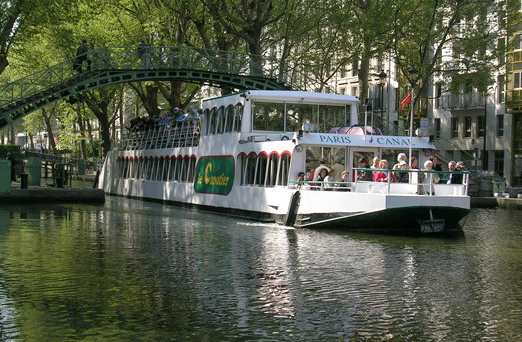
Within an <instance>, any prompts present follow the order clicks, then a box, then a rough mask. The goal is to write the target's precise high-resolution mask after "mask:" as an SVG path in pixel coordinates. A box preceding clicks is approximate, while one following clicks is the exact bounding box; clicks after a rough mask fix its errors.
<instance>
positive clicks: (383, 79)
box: [378, 70, 389, 133]
mask: <svg viewBox="0 0 522 342" xmlns="http://www.w3.org/2000/svg"><path fill="white" fill-rule="evenodd" d="M378 76H379V85H380V87H381V89H380V90H381V94H380V99H381V101H380V108H379V109H380V110H379V112H380V115H379V120H380V124H381V126H382V128H383V129H384V125H383V124H382V123H383V121H384V120H383V116H384V85H385V84H386V77H387V76H388V75H386V73H385V72H384V70H381V72H380V73H379V75H378ZM388 120H389V118H386V133H387V132H388Z"/></svg>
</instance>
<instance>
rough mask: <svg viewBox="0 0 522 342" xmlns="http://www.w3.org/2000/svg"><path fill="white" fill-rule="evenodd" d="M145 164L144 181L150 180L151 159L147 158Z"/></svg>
mask: <svg viewBox="0 0 522 342" xmlns="http://www.w3.org/2000/svg"><path fill="white" fill-rule="evenodd" d="M143 164H144V165H143V179H149V165H150V160H149V158H147V157H145V159H144V160H143Z"/></svg>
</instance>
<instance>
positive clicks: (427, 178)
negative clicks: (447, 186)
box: [421, 160, 440, 194]
mask: <svg viewBox="0 0 522 342" xmlns="http://www.w3.org/2000/svg"><path fill="white" fill-rule="evenodd" d="M424 171H427V172H423V179H422V181H421V183H422V184H424V192H425V193H429V188H430V184H432V186H431V189H432V190H431V192H432V194H433V192H434V190H433V184H437V183H439V180H440V178H439V175H438V174H436V173H433V162H432V161H431V160H426V161H425V162H424Z"/></svg>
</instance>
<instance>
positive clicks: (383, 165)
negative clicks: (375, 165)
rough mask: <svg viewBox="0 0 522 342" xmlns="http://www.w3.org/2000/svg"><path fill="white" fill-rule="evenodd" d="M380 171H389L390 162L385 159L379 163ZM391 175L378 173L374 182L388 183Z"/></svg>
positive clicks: (375, 174) (374, 176)
mask: <svg viewBox="0 0 522 342" xmlns="http://www.w3.org/2000/svg"><path fill="white" fill-rule="evenodd" d="M379 169H386V170H387V169H388V161H387V160H386V159H383V160H381V161H380V162H379ZM389 174H390V173H389V172H386V171H377V172H374V173H373V181H374V182H387V181H388V175H389Z"/></svg>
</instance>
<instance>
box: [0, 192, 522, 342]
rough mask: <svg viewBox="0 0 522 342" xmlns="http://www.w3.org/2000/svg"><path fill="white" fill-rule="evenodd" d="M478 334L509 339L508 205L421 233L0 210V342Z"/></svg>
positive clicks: (512, 326)
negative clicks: (450, 233) (449, 229)
mask: <svg viewBox="0 0 522 342" xmlns="http://www.w3.org/2000/svg"><path fill="white" fill-rule="evenodd" d="M480 339H482V340H504V341H516V340H518V341H520V340H522V211H506V210H500V209H499V210H473V211H472V213H471V215H470V216H469V218H468V220H467V222H466V225H465V227H464V235H463V236H456V237H446V238H440V237H439V238H429V237H399V236H384V235H371V234H362V233H350V232H342V231H319V230H317V231H313V230H294V229H287V228H283V227H279V226H275V225H266V224H259V223H255V222H250V221H242V220H237V219H234V218H228V217H224V216H222V215H214V214H210V213H206V212H201V211H197V210H190V209H185V208H178V207H173V206H166V205H162V204H157V203H150V202H142V201H135V200H127V199H121V198H109V199H108V202H107V203H106V204H105V205H104V206H88V205H57V206H54V205H53V206H51V205H49V206H40V207H35V206H31V207H30V208H20V207H2V208H0V341H18V340H20V341H73V340H74V341H76V340H82V341H254V340H262V341H348V340H357V341H359V340H361V341H364V340H372V341H373V340H394V341H404V340H412V341H413V340H415V341H449V340H451V341H476V340H480Z"/></svg>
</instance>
